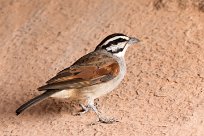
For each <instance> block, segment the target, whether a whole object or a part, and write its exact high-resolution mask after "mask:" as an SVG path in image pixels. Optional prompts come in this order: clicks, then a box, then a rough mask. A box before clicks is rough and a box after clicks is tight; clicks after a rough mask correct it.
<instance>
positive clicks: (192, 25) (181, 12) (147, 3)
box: [0, 0, 204, 136]
mask: <svg viewBox="0 0 204 136" xmlns="http://www.w3.org/2000/svg"><path fill="white" fill-rule="evenodd" d="M118 32H119V33H124V34H127V35H130V36H135V37H137V38H138V39H140V40H141V41H142V42H141V43H140V44H139V45H138V46H134V47H131V48H129V49H128V51H127V53H126V57H125V58H126V62H127V75H126V77H125V79H124V81H123V83H122V84H121V85H120V86H119V87H118V88H117V89H116V90H114V91H113V92H111V93H110V94H108V95H106V96H104V97H101V98H99V99H97V100H96V103H97V105H98V108H99V109H100V110H102V111H103V112H104V113H105V114H106V115H108V116H111V117H115V118H117V119H118V120H119V121H120V122H118V123H114V124H111V125H106V124H96V125H89V124H91V123H93V122H94V121H95V120H96V116H95V114H94V113H93V112H90V113H88V114H86V115H84V116H73V115H72V112H73V111H74V110H75V111H76V109H77V104H75V103H72V102H71V101H69V100H57V99H51V98H49V99H47V100H45V101H43V102H42V103H40V104H38V105H36V106H34V107H32V108H30V109H29V110H27V111H25V112H24V113H23V114H22V115H20V116H18V117H17V116H16V115H15V110H16V109H17V108H18V107H19V106H20V105H21V104H23V103H24V102H25V101H27V100H29V99H31V98H32V97H34V96H36V95H38V94H39V93H40V92H38V91H37V90H36V88H37V87H39V86H41V85H43V84H44V83H45V81H47V80H48V79H49V78H51V77H52V76H54V75H55V74H56V73H57V72H58V71H60V70H62V69H63V68H66V67H68V66H69V65H71V64H72V63H73V62H74V61H76V60H77V59H78V58H79V57H81V56H82V55H84V54H86V53H88V52H90V51H93V50H94V48H95V47H96V45H97V44H98V43H99V42H100V41H101V40H102V39H103V38H104V37H106V36H107V35H109V34H112V33H118ZM203 37H204V0H135V1H133V0H125V1H124V0H97V1H94V0H77V1H76V0H69V1H68V0H58V1H56V0H0V135H2V136H10V135H17V136H22V135H26V136H28V135H32V136H37V135H38V136H39V135H43V136H45V135H47V136H50V135H55V136H58V135H81V136H84V135H96V136H99V135H103V136H109V135H117V136H118V135H138V136H203V135H204V129H203V128H204V114H203V113H204V99H203V98H204V40H203Z"/></svg>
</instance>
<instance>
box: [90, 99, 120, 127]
mask: <svg viewBox="0 0 204 136" xmlns="http://www.w3.org/2000/svg"><path fill="white" fill-rule="evenodd" d="M87 107H89V108H91V109H92V110H93V111H94V112H95V113H96V115H97V116H98V118H99V122H101V123H106V124H111V123H113V122H118V121H117V120H115V119H114V118H106V117H103V116H102V115H101V113H100V112H99V111H98V109H97V108H96V107H95V105H94V100H90V99H89V100H88V106H87Z"/></svg>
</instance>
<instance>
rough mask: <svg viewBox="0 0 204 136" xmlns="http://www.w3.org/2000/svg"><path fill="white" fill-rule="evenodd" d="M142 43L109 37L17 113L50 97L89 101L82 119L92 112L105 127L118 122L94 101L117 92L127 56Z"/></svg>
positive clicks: (120, 36)
mask: <svg viewBox="0 0 204 136" xmlns="http://www.w3.org/2000/svg"><path fill="white" fill-rule="evenodd" d="M138 42H139V40H138V39H137V38H134V37H129V36H127V35H124V34H121V33H115V34H111V35H109V36H107V37H106V38H105V39H104V40H102V41H101V43H100V44H99V45H98V46H97V47H96V49H95V50H94V51H93V52H90V53H88V54H87V55H85V56H83V57H81V58H80V59H78V60H77V61H76V62H75V63H74V64H72V65H71V66H70V67H68V68H66V69H64V70H62V71H60V72H59V73H57V74H56V76H54V77H53V78H51V79H50V80H48V81H47V82H46V85H44V86H41V87H39V88H38V90H39V91H42V94H40V95H39V96H37V97H34V98H33V99H31V100H29V101H28V102H26V103H25V104H23V105H22V106H20V107H19V108H18V109H17V110H16V114H17V115H19V114H20V113H21V112H22V111H24V110H25V109H27V108H28V107H30V106H32V105H33V104H35V103H38V102H40V101H42V100H44V99H45V98H48V97H58V98H73V99H77V100H81V99H85V100H87V105H86V106H84V105H83V104H80V105H81V107H82V109H83V111H82V112H79V115H82V114H84V113H86V112H88V111H89V110H90V109H92V110H93V111H94V112H95V113H96V115H97V116H98V118H99V121H100V122H102V123H112V122H114V121H115V120H114V119H110V118H106V117H103V116H102V115H101V113H100V112H99V111H98V110H97V108H96V107H95V105H94V99H96V98H98V97H100V96H103V95H105V94H107V93H109V92H111V91H112V90H113V89H115V88H116V87H117V86H118V85H119V84H120V82H121V81H122V79H123V78H124V76H125V73H126V63H125V59H124V55H125V52H126V50H127V48H128V47H129V46H130V45H133V44H136V43H138Z"/></svg>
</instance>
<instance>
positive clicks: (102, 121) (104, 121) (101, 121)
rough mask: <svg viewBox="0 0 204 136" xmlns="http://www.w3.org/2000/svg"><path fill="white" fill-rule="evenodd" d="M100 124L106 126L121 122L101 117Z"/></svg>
mask: <svg viewBox="0 0 204 136" xmlns="http://www.w3.org/2000/svg"><path fill="white" fill-rule="evenodd" d="M98 122H100V123H105V124H112V123H114V122H119V121H118V120H117V119H115V118H106V117H101V116H100V117H99V120H98Z"/></svg>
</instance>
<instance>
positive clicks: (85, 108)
mask: <svg viewBox="0 0 204 136" xmlns="http://www.w3.org/2000/svg"><path fill="white" fill-rule="evenodd" d="M79 105H80V106H81V108H82V110H81V111H79V112H78V113H77V114H75V115H77V116H81V115H83V114H85V113H87V112H88V111H89V110H90V107H89V106H84V105H83V104H79Z"/></svg>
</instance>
